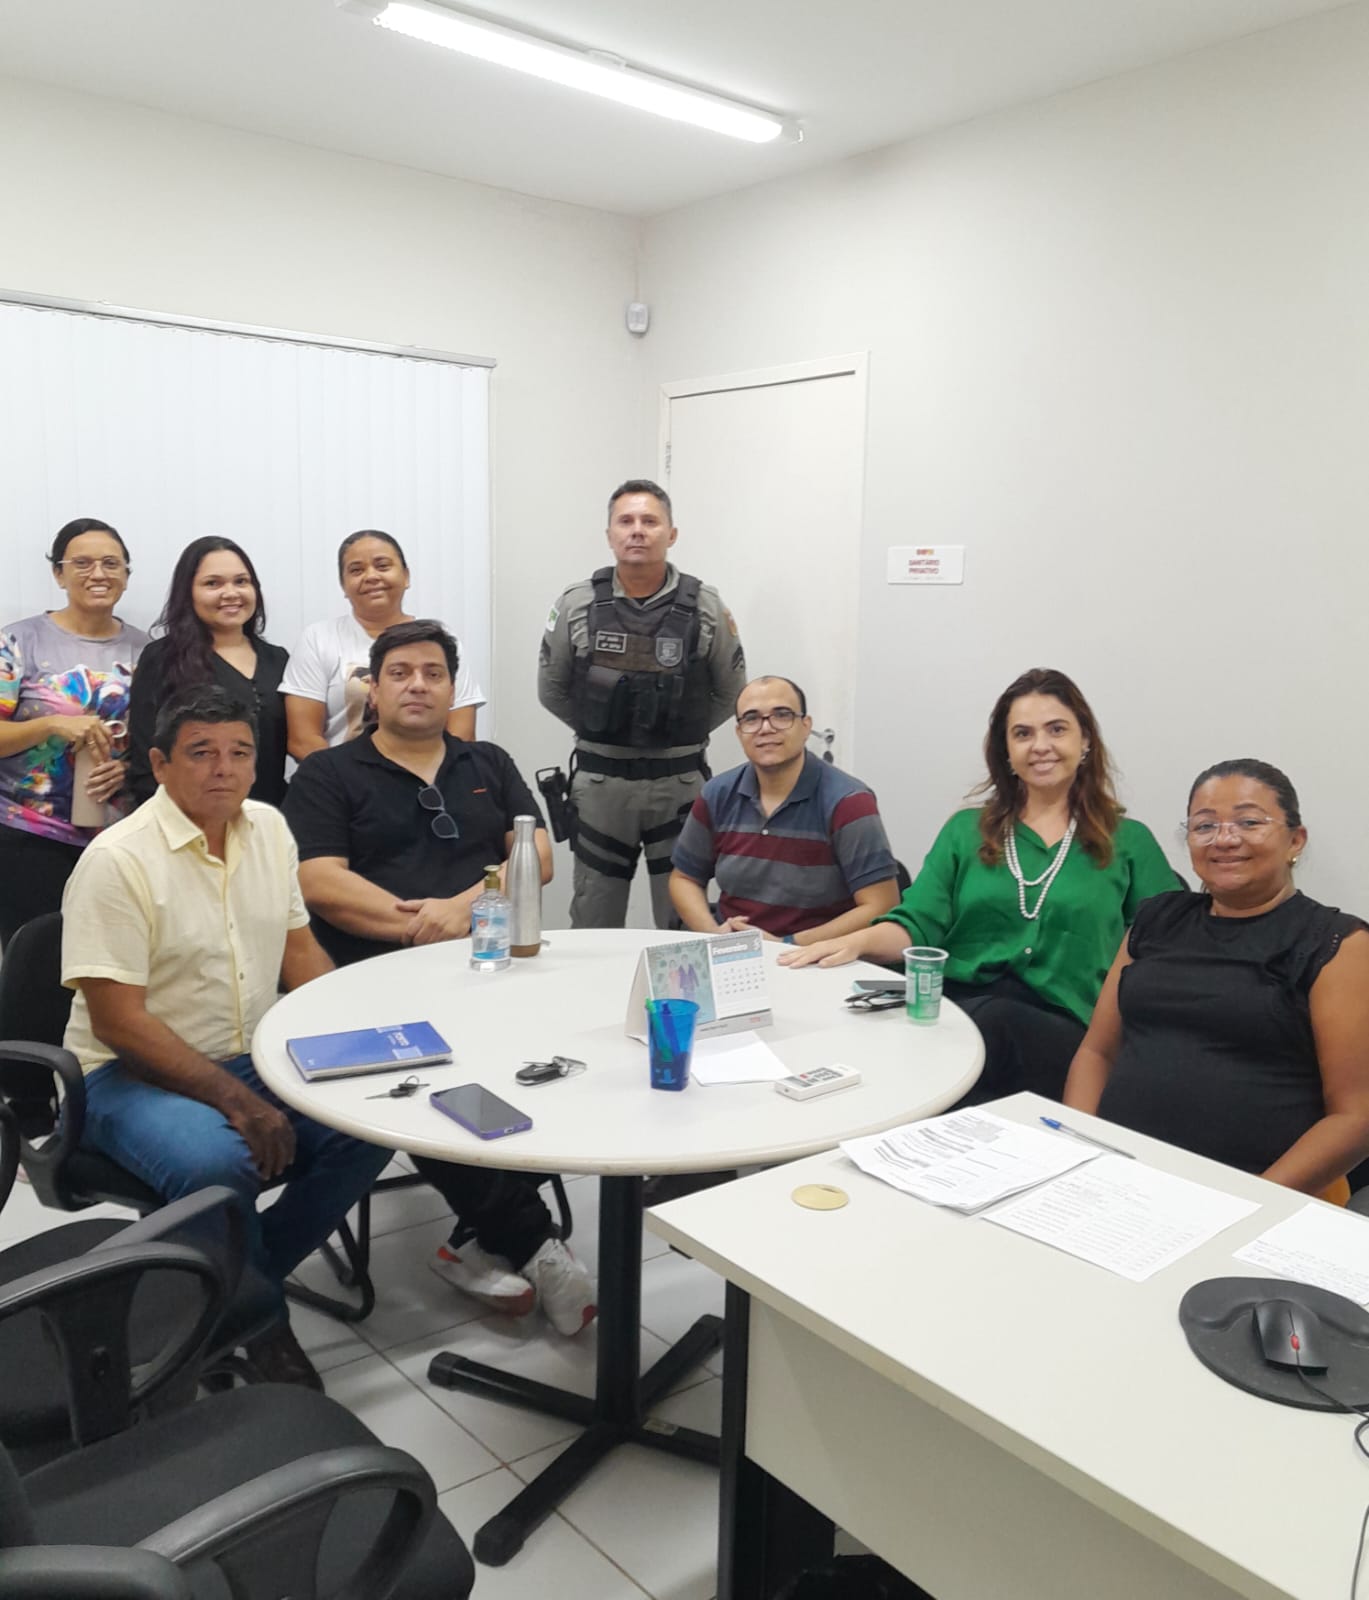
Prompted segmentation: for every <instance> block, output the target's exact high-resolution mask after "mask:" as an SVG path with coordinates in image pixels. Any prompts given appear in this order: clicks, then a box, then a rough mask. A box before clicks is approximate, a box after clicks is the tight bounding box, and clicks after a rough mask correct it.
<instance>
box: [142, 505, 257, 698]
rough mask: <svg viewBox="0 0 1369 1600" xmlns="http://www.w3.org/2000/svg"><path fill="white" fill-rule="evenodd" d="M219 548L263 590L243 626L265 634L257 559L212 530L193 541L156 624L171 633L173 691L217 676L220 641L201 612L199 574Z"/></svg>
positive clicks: (170, 683) (248, 632)
mask: <svg viewBox="0 0 1369 1600" xmlns="http://www.w3.org/2000/svg"><path fill="white" fill-rule="evenodd" d="M217 550H228V551H230V552H231V553H232V554H233V555H235V556H237V558H238V560H239V561H241V562H242V564H243V566H245V567H246V568H247V576H248V577H249V578H251V580H252V587H253V588H254V589H255V590H256V591H257V603H256V605H255V606H254V608H253V610H252V614H251V616H249V617H248V619H247V621H246V622H244V623H243V625H242V631H243V633H244V634H245V635H247V637H249V638H252V637H256V638H258V639H259V638H261V635H262V630H263V629H264V628H265V627H266V599H265V596H264V595H263V594H262V592H261V581H260V579H259V578H258V577H257V569H256V568H255V567H254V566H253V565H252V558H251V557H250V556H249V555H248V554H247V552H246V550H244V549H243V548H242V546H241V545H238V544H234V543H233V541H232V540H231V539H223V538H220V537H219V535H218V534H212V533H211V534H206V535H205V536H204V538H202V539H192V540H191V541H190V543H189V544H188V545H186V547H185V549H184V550H182V551H181V553H180V556H179V558H178V559H177V561H176V567H175V570H174V571H173V572H172V574H171V587H170V588H169V589H168V590H167V592H166V604H165V605H164V606H163V607H162V609H161V614H160V615H159V616H158V618H157V620H156V621H155V622H154V623H153V624H152V631H153V632H154V633H155V634H160V635H162V636H164V637H165V639H166V642H167V652H166V683H167V688H168V689H169V690H172V691H175V690H183V689H192V688H194V687H195V686H196V685H197V684H202V683H209V682H210V681H212V679H213V676H214V639H213V635H212V634H211V633H210V631H209V629H208V628H207V627H206V626H205V625H204V623H203V622H201V621H200V619H199V618H198V617H197V616H196V615H195V596H194V588H195V574H196V573H197V572H198V571H199V570H200V562H201V561H203V560H204V558H205V557H206V556H209V555H213V554H214V552H215V551H217Z"/></svg>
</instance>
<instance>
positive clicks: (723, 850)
mask: <svg viewBox="0 0 1369 1600" xmlns="http://www.w3.org/2000/svg"><path fill="white" fill-rule="evenodd" d="M673 865H674V867H675V870H676V871H677V872H681V873H683V874H684V876H685V877H686V878H692V879H693V880H694V882H695V883H698V884H701V885H702V886H703V887H704V888H707V886H708V884H709V883H710V881H712V880H714V879H716V880H717V884H718V889H719V896H720V898H719V902H718V917H719V919H720V920H722V921H726V919H727V918H728V917H750V919H751V921H752V922H753V923H754V924H755V925H756V927H758V928H761V929H763V930H764V931H765V932H766V933H772V934H774V935H775V936H776V937H777V938H781V939H782V938H783V937H784V936H785V935H786V934H789V933H802V932H803V931H804V930H805V929H806V928H816V927H819V926H820V925H821V924H822V923H824V922H830V921H831V920H832V918H833V917H839V916H841V915H843V913H845V912H847V911H850V910H851V908H852V906H853V905H854V904H855V901H854V895H855V892H856V890H857V889H866V888H868V887H869V886H870V885H871V884H872V883H883V882H885V881H886V880H888V879H891V878H894V877H895V876H896V875H897V868H896V867H895V865H894V857H893V852H892V851H891V850H890V848H889V840H888V838H887V837H886V836H885V832H884V824H883V823H882V822H881V821H880V820H879V809H878V807H877V806H876V804H875V797H874V795H873V794H872V793H871V792H870V790H869V789H867V788H866V787H865V785H864V784H863V783H861V782H860V781H859V780H858V779H856V778H853V777H851V776H850V775H849V774H848V773H845V772H842V771H840V770H839V769H838V768H837V767H834V766H831V765H829V764H828V763H827V762H825V761H820V760H819V759H818V758H817V756H815V755H814V754H813V753H812V752H811V751H805V752H804V758H803V771H802V772H801V773H800V774H799V779H798V782H797V783H796V784H795V785H794V787H793V789H792V790H791V791H790V794H789V798H788V799H787V800H786V801H785V802H784V803H783V804H782V805H780V806H779V807H777V808H776V810H775V811H774V812H773V813H772V814H771V815H770V816H769V817H767V816H766V815H765V814H764V813H763V812H762V811H761V806H760V785H759V782H758V780H757V778H756V769H755V768H754V767H753V766H752V765H751V763H750V762H749V761H748V762H746V763H745V765H743V766H740V767H734V768H733V769H732V770H731V771H730V772H722V773H719V775H718V776H717V777H716V778H710V779H709V781H708V782H707V783H706V784H705V785H704V786H703V789H702V790H701V791H700V793H699V797H698V799H696V800H695V802H694V805H693V808H692V809H691V811H690V813H689V816H688V817H687V818H686V820H685V825H684V828H683V830H682V831H681V833H680V837H679V839H678V840H677V842H676V845H675V855H674V861H673Z"/></svg>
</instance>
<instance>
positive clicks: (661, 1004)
mask: <svg viewBox="0 0 1369 1600" xmlns="http://www.w3.org/2000/svg"><path fill="white" fill-rule="evenodd" d="M698 1019H699V1007H698V1005H697V1004H696V1003H695V1002H694V1001H693V1000H648V1001H647V1003H646V1040H647V1050H648V1052H649V1054H650V1056H651V1087H652V1088H653V1089H683V1088H685V1086H686V1085H687V1084H688V1083H689V1058H690V1057H691V1056H692V1055H693V1054H694V1024H695V1023H696V1022H697V1021H698Z"/></svg>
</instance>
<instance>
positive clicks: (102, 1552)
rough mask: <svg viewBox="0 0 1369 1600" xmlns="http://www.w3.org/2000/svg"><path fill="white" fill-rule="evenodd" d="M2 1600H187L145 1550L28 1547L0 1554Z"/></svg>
mask: <svg viewBox="0 0 1369 1600" xmlns="http://www.w3.org/2000/svg"><path fill="white" fill-rule="evenodd" d="M0 1594H3V1595H4V1597H5V1600H192V1594H191V1589H190V1583H189V1581H188V1580H187V1579H186V1577H185V1576H184V1574H183V1573H182V1572H181V1570H180V1568H179V1567H177V1566H175V1565H174V1564H173V1563H172V1562H170V1561H168V1560H166V1558H165V1557H163V1556H158V1555H153V1554H152V1552H151V1551H149V1550H120V1549H117V1548H115V1547H112V1546H108V1545H95V1544H31V1545H24V1546H22V1547H21V1548H19V1549H17V1550H0Z"/></svg>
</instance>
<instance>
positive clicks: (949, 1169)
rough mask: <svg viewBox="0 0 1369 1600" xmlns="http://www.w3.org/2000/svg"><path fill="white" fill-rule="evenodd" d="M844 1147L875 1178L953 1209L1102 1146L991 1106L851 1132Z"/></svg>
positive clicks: (1030, 1182) (975, 1206) (978, 1204)
mask: <svg viewBox="0 0 1369 1600" xmlns="http://www.w3.org/2000/svg"><path fill="white" fill-rule="evenodd" d="M841 1148H842V1150H843V1152H844V1153H845V1154H846V1155H848V1156H849V1157H850V1158H851V1160H852V1161H854V1162H855V1164H856V1165H857V1166H858V1167H859V1168H860V1169H861V1171H862V1172H868V1173H869V1174H870V1176H871V1177H872V1178H881V1179H883V1181H884V1182H885V1183H891V1184H893V1186H894V1188H895V1189H902V1190H903V1191H904V1193H905V1194H911V1195H916V1197H917V1198H918V1199H919V1200H930V1201H931V1203H932V1204H933V1205H937V1206H950V1207H951V1208H952V1209H953V1210H956V1211H964V1212H972V1211H982V1210H983V1209H984V1207H985V1206H991V1205H993V1203H994V1202H995V1201H996V1200H1004V1199H1006V1198H1007V1197H1008V1196H1009V1195H1013V1194H1020V1193H1021V1192H1022V1190H1024V1189H1030V1188H1033V1187H1034V1186H1035V1185H1036V1184H1038V1183H1044V1182H1045V1181H1046V1180H1047V1179H1048V1178H1055V1177H1058V1176H1059V1175H1060V1173H1062V1172H1070V1171H1072V1170H1073V1169H1074V1168H1075V1167H1079V1166H1082V1165H1083V1164H1084V1163H1085V1162H1086V1161H1096V1160H1097V1159H1098V1157H1099V1155H1100V1154H1101V1153H1102V1152H1101V1151H1098V1150H1094V1149H1090V1147H1089V1146H1088V1145H1086V1144H1084V1143H1082V1142H1081V1141H1080V1140H1077V1139H1063V1138H1061V1137H1060V1136H1059V1135H1058V1134H1053V1133H1044V1132H1041V1131H1039V1130H1038V1129H1036V1128H1027V1127H1023V1125H1022V1124H1021V1123H1020V1122H1009V1121H1007V1119H1006V1118H1004V1117H998V1116H995V1115H994V1114H993V1112H992V1111H979V1110H972V1111H952V1112H951V1113H949V1115H947V1116H944V1117H930V1118H928V1120H927V1121H925V1122H911V1123H909V1124H908V1126H907V1127H905V1128H891V1129H890V1130H889V1131H888V1132H887V1133H874V1134H868V1135H867V1136H866V1137H864V1138H862V1139H848V1140H847V1141H846V1142H845V1144H843V1145H842V1147H841Z"/></svg>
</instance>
